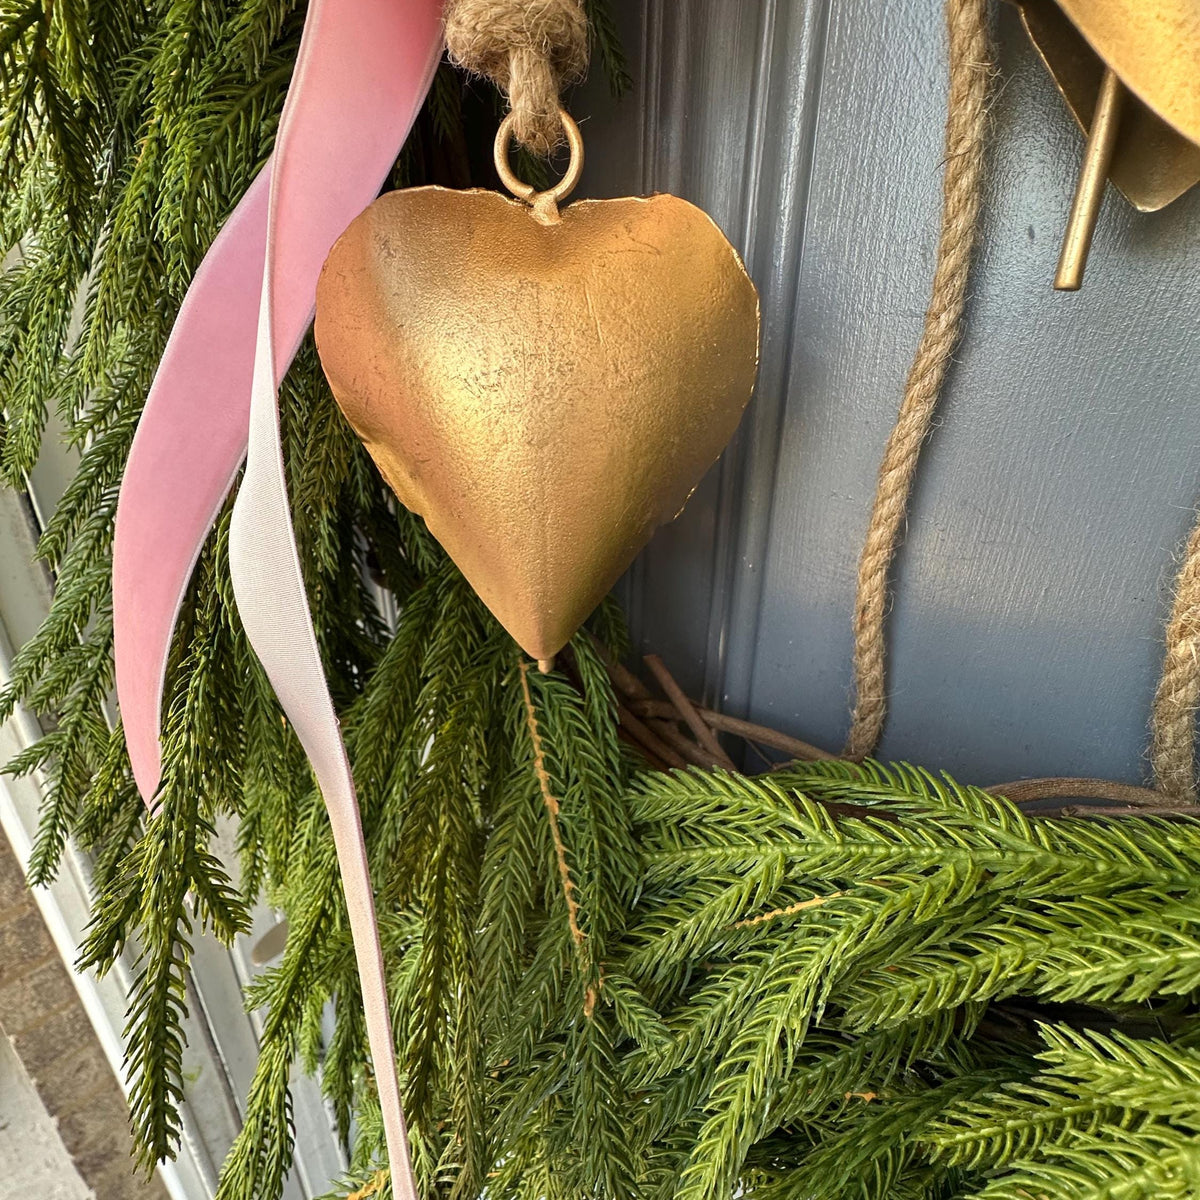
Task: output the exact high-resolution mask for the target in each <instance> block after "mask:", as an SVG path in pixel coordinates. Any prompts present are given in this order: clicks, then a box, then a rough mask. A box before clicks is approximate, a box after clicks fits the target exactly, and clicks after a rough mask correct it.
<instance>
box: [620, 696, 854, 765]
mask: <svg viewBox="0 0 1200 1200" xmlns="http://www.w3.org/2000/svg"><path fill="white" fill-rule="evenodd" d="M629 707H630V709H631V710H632V711H633V712H635V713H637V714H638V715H639V716H643V717H663V716H670V715H671V713H672V711H673V710H674V705H672V704H671V703H670V702H669V701H667V700H631V701H630V702H629ZM696 712H697V714H698V715H699V717H700V719H701V720H702V721H703V722H704V723H705V724H706V725H709V726H711V727H712V728H713V729H719V730H720V731H721V732H722V733H732V734H733V735H734V736H735V737H740V738H743V739H744V740H746V741H751V742H757V743H758V744H759V745H760V746H769V747H770V748H771V749H772V750H782V751H783V753H784V754H790V755H791V756H792V757H793V758H798V759H801V760H802V761H804V762H817V761H820V760H828V759H835V758H837V755H836V754H830V753H829V751H828V750H822V749H821V748H820V746H814V745H812V744H811V743H810V742H802V741H801V740H800V739H799V738H794V737H789V736H788V734H786V733H779V732H778V731H777V730H774V729H768V728H767V727H766V726H765V725H755V724H754V723H753V722H752V721H743V720H741V719H739V718H738V717H730V716H726V715H725V713H719V712H714V711H713V710H712V709H711V708H699V707H697V708H696Z"/></svg>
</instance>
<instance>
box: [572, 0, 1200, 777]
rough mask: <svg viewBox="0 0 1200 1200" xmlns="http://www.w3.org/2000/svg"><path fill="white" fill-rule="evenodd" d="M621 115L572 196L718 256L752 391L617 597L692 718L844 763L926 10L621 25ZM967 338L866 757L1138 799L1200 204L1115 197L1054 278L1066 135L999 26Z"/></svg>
mask: <svg viewBox="0 0 1200 1200" xmlns="http://www.w3.org/2000/svg"><path fill="white" fill-rule="evenodd" d="M619 17H620V21H621V26H622V31H623V34H624V37H625V44H626V46H627V47H629V49H630V51H631V55H630V57H631V60H632V66H633V69H634V73H635V75H636V80H637V81H636V85H635V91H634V92H633V94H632V95H629V96H627V97H626V98H625V99H623V100H621V101H620V102H619V103H615V104H614V103H613V102H612V101H611V100H610V99H609V98H608V97H607V96H606V95H605V94H604V91H603V88H602V87H601V86H600V85H599V83H596V82H594V83H592V84H591V85H589V87H588V88H585V89H584V90H583V92H582V93H581V95H580V96H579V97H578V98H577V102H576V104H575V109H576V113H577V115H580V116H583V117H587V118H588V120H587V122H586V124H585V126H584V128H585V134H586V136H587V139H588V149H589V155H590V158H589V163H590V165H589V169H588V173H587V176H586V179H585V184H586V186H587V189H588V190H590V192H591V194H594V195H616V194H621V193H624V192H629V191H654V190H671V191H674V192H678V193H679V194H681V195H683V196H685V197H687V198H688V199H691V200H693V201H695V202H696V203H699V204H701V205H703V206H704V207H706V208H707V209H708V210H709V211H710V212H711V213H712V214H713V216H714V217H715V218H716V220H717V221H718V223H719V224H720V225H721V226H722V227H723V228H724V229H725V230H726V232H727V233H728V234H729V236H730V237H731V238H732V239H733V241H734V242H735V243H736V244H737V245H738V246H739V247H740V248H741V250H742V251H743V253H744V255H745V258H746V261H747V265H748V267H749V269H750V271H751V274H752V275H753V276H754V278H755V281H756V282H757V284H758V287H759V289H760V292H761V295H762V300H763V316H764V324H763V345H762V368H761V375H760V379H759V385H758V390H757V395H756V398H755V400H754V401H753V404H752V408H751V410H750V411H749V412H748V414H747V416H746V418H745V420H744V421H743V424H742V427H741V429H740V431H739V434H738V437H737V439H736V441H735V443H734V444H733V445H732V446H731V448H730V450H729V451H728V452H727V453H726V455H725V457H724V459H723V460H722V462H721V464H720V466H719V467H718V468H717V469H715V470H714V471H713V472H712V473H711V474H710V476H709V477H708V478H707V479H706V480H705V482H704V484H703V486H702V487H701V488H700V489H699V491H698V492H697V494H696V495H695V496H694V497H693V499H692V501H691V503H690V505H689V506H688V508H687V510H686V511H685V513H684V515H683V516H682V517H681V518H680V519H679V520H678V521H676V522H675V523H674V524H673V525H672V526H669V527H667V528H665V529H663V530H662V531H660V533H659V535H658V536H657V537H656V538H655V540H654V541H653V543H652V544H651V546H650V547H649V548H648V550H647V551H646V552H645V553H644V554H643V555H642V557H641V558H640V560H639V561H638V562H637V564H636V565H635V567H634V568H633V570H632V571H631V572H630V574H629V576H628V578H627V579H626V580H625V582H624V584H623V596H624V598H625V600H626V602H627V605H628V610H629V614H630V618H631V622H632V628H633V631H634V634H635V637H636V639H637V643H638V645H639V646H641V647H643V648H645V649H654V650H656V651H658V652H659V653H661V654H663V655H664V657H665V658H666V659H667V661H668V663H669V664H670V665H671V667H672V669H673V670H675V671H676V672H677V674H678V675H679V677H680V678H681V680H682V681H683V682H684V683H685V685H686V686H687V687H688V688H689V689H691V691H692V692H693V694H702V695H703V696H704V697H705V699H706V700H707V701H709V702H710V703H714V702H715V703H717V704H719V705H720V706H721V707H722V708H724V709H725V710H727V711H729V712H731V713H734V714H737V715H748V716H750V717H751V718H752V719H755V720H758V721H762V722H765V723H768V724H771V725H773V726H775V727H777V728H780V729H783V730H786V731H788V732H791V733H794V734H796V735H798V736H801V737H805V738H807V739H809V740H812V741H815V742H818V743H820V744H823V745H826V746H828V747H830V748H837V747H839V746H840V745H841V743H842V740H843V738H844V736H845V733H846V729H847V726H848V715H847V714H848V700H849V695H850V679H851V673H850V655H851V629H850V619H851V608H852V602H853V596H854V580H855V572H856V568H857V559H858V553H859V549H860V545H861V541H862V537H863V533H864V530H865V528H866V523H867V515H868V511H869V507H870V503H871V499H872V495H873V491H874V481H875V473H876V469H877V466H878V462H879V457H880V454H881V452H882V448H883V444H884V441H885V439H886V437H887V434H888V432H889V430H890V428H891V425H892V421H893V419H894V417H895V413H896V408H897V405H898V403H899V399H900V395H901V391H902V387H903V382H904V377H905V374H906V372H907V368H908V365H909V362H910V359H911V356H912V353H913V350H914V348H915V346H916V343H917V339H918V336H919V333H920V329H921V323H922V318H923V314H924V308H925V304H926V301H927V298H928V291H929V283H930V278H931V276H932V271H933V262H934V250H935V245H936V240H937V232H938V217H939V207H940V185H941V162H940V159H941V153H942V127H943V122H944V119H945V103H946V99H945V97H946V61H945V55H946V48H945V36H944V32H943V28H942V13H941V5H940V4H939V3H938V2H937V0H624V2H623V3H622V4H621V6H620V9H619ZM993 29H994V33H995V43H996V47H997V61H998V66H999V77H998V79H997V82H996V87H995V91H994V99H993V112H992V134H991V146H990V164H989V176H988V179H989V182H988V189H987V195H986V199H985V205H984V220H983V230H982V249H981V252H980V254H979V256H978V262H977V266H976V269H975V271H974V275H973V278H972V285H971V301H970V305H969V309H968V317H967V331H966V335H965V337H964V340H963V342H962V345H961V347H960V350H959V352H958V355H957V362H956V365H955V367H954V369H953V371H952V373H951V377H950V380H949V385H948V387H947V390H946V392H945V395H944V399H943V402H942V405H941V409H940V415H939V419H938V422H937V428H936V430H935V433H934V435H933V438H932V440H931V442H930V444H929V445H928V446H927V448H926V451H925V454H924V458H923V461H922V464H921V468H920V472H919V477H918V481H917V485H916V493H915V496H914V502H913V504H912V507H911V511H910V519H909V523H908V529H907V534H906V538H905V542H904V545H903V547H902V549H901V551H900V554H899V557H898V560H897V564H896V569H895V572H894V603H893V609H892V612H891V615H890V620H889V627H888V661H889V685H890V687H889V690H890V716H889V720H888V723H887V728H886V731H885V736H884V740H883V742H882V744H881V747H880V754H881V755H882V756H884V757H888V758H906V759H910V760H914V761H919V762H923V763H926V764H929V765H931V766H939V767H944V768H947V769H949V770H951V771H953V772H955V773H957V774H959V775H960V776H961V777H962V778H964V779H966V780H970V781H976V782H981V783H990V782H995V781H998V780H1000V779H1010V778H1015V777H1018V776H1027V775H1042V774H1058V773H1063V774H1081V775H1102V776H1107V777H1110V778H1117V779H1123V780H1128V781H1136V780H1140V779H1142V778H1144V777H1145V775H1146V770H1147V764H1146V758H1145V746H1146V740H1147V721H1148V716H1149V709H1150V703H1151V698H1152V696H1153V691H1154V686H1155V682H1156V678H1157V672H1158V669H1159V665H1160V658H1161V646H1162V629H1163V624H1164V622H1165V619H1166V615H1167V611H1168V608H1169V603H1170V591H1171V579H1172V574H1173V568H1174V565H1175V561H1176V557H1177V555H1178V553H1179V550H1180V547H1181V545H1182V542H1183V540H1184V538H1185V537H1186V534H1187V530H1188V528H1189V526H1190V524H1191V521H1192V518H1193V511H1194V506H1195V505H1196V503H1197V499H1198V497H1200V454H1198V453H1197V451H1198V450H1200V394H1198V393H1200V388H1198V384H1200V287H1198V286H1197V282H1196V281H1197V279H1198V278H1200V189H1196V190H1195V191H1194V192H1193V193H1190V194H1188V195H1186V196H1185V197H1184V198H1183V199H1181V200H1180V201H1178V202H1176V203H1175V204H1174V205H1172V206H1171V207H1169V208H1167V209H1165V210H1164V211H1162V212H1160V213H1158V214H1153V215H1144V214H1139V213H1136V212H1134V211H1133V210H1132V209H1131V208H1130V207H1129V206H1128V205H1127V204H1126V203H1125V202H1124V201H1123V200H1122V199H1121V198H1120V196H1119V195H1117V194H1116V193H1115V192H1113V191H1112V189H1111V188H1110V189H1109V191H1108V194H1107V195H1106V197H1105V200H1104V205H1103V209H1102V213H1101V217H1100V222H1099V227H1098V230H1097V234H1096V241H1095V245H1094V248H1093V252H1092V260H1091V264H1090V266H1089V270H1088V275H1087V280H1086V283H1085V286H1084V288H1083V290H1082V291H1081V292H1079V293H1077V294H1073V295H1072V294H1064V293H1056V292H1054V291H1052V290H1051V287H1050V281H1051V278H1052V275H1053V271H1054V266H1055V261H1056V258H1057V252H1058V244H1059V239H1060V237H1061V233H1062V229H1063V224H1064V220H1065V216H1066V212H1067V209H1068V206H1069V203H1070V197H1071V193H1072V190H1073V186H1074V180H1075V177H1076V174H1077V171H1078V167H1079V163H1080V158H1081V154H1082V139H1081V137H1080V135H1079V133H1078V131H1077V129H1076V127H1075V125H1074V123H1073V121H1072V119H1071V117H1070V116H1069V114H1068V112H1067V110H1066V108H1065V106H1064V104H1063V103H1062V101H1061V99H1060V98H1059V96H1058V94H1057V92H1056V90H1055V88H1054V86H1053V83H1052V81H1051V80H1050V79H1049V77H1048V76H1047V75H1046V74H1045V72H1044V70H1043V69H1042V67H1041V64H1040V62H1039V61H1038V59H1037V58H1036V56H1035V54H1034V52H1033V50H1032V49H1031V48H1030V46H1029V45H1028V43H1027V42H1026V40H1025V37H1024V34H1023V31H1022V29H1021V26H1020V22H1019V20H1018V18H1017V15H1016V13H1015V10H1013V9H1012V8H1011V7H1010V6H1009V5H1007V4H1004V3H997V4H996V6H995V11H994V16H993Z"/></svg>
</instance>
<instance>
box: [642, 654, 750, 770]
mask: <svg viewBox="0 0 1200 1200" xmlns="http://www.w3.org/2000/svg"><path fill="white" fill-rule="evenodd" d="M643 661H644V662H645V664H646V666H647V667H649V668H650V673H651V674H652V675H653V676H654V678H655V679H657V680H658V685H659V687H661V688H662V690H663V691H664V692H666V693H667V698H668V699H669V700H670V701H671V703H672V704H673V705H674V706H675V710H676V712H678V714H679V716H680V717H682V718H683V722H684V724H685V725H686V726H687V727H688V728H689V729H690V730H691V731H692V733H693V734H694V735H695V737H696V741H698V742H699V743H700V745H701V746H703V747H704V749H705V750H707V751H708V752H709V753H710V754H711V755H712V756H713V758H714V759H716V761H717V765H718V766H722V767H724V768H725V769H726V770H727V771H736V770H737V767H735V766H734V765H733V759H732V758H730V757H729V755H728V754H726V753H725V750H724V749H723V748H722V746H721V743H720V742H718V741H717V737H716V734H714V733H713V731H712V729H711V728H710V727H709V726H708V725H706V724H705V723H704V721H703V720H702V719H701V717H700V714H699V713H698V712H697V711H696V708H695V706H694V705H693V704H692V702H691V701H690V700H689V699H688V698H687V697H686V696H685V695H684V694H683V688H681V687H680V686H679V684H678V683H676V681H675V676H674V675H672V674H671V672H670V671H668V670H667V665H666V663H664V662H663V660H662V659H661V658H659V656H658V655H657V654H647V655H646V657H645V658H644V659H643Z"/></svg>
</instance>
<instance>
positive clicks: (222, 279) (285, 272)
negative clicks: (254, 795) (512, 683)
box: [113, 0, 442, 1200]
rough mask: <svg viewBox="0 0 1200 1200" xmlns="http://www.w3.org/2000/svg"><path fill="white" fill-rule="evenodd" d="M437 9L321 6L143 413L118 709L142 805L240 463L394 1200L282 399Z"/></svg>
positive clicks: (273, 650)
mask: <svg viewBox="0 0 1200 1200" xmlns="http://www.w3.org/2000/svg"><path fill="white" fill-rule="evenodd" d="M441 45H442V35H441V3H440V0H312V2H311V3H310V5H309V9H308V16H307V18H306V22H305V28H304V35H303V39H302V41H301V45H300V51H299V55H298V58H297V61H296V68H295V73H294V75H293V78H292V83H291V87H290V89H289V91H288V97H287V102H286V104H285V105H284V110H283V116H282V118H281V121H280V127H279V133H278V136H277V138H276V144H275V153H274V155H273V157H272V160H271V163H270V164H269V166H268V167H267V168H264V171H263V173H262V174H261V175H260V176H259V177H258V179H256V180H255V182H254V183H253V184H252V185H251V187H250V189H249V191H248V192H247V193H246V195H245V197H244V198H243V200H242V202H241V203H240V204H239V205H238V207H237V209H236V210H235V212H234V213H233V215H232V216H231V217H230V219H229V221H228V222H227V224H226V226H225V228H224V229H223V230H222V231H221V234H220V236H219V237H218V238H217V239H216V241H215V242H214V243H213V246H212V248H211V250H210V251H209V253H208V255H207V256H206V258H205V260H204V262H203V263H202V264H201V267H200V269H199V271H198V272H197V274H196V277H195V280H194V281H193V284H192V287H191V289H190V290H189V292H188V296H187V298H186V300H185V302H184V304H183V307H182V308H181V309H180V313H179V317H178V318H177V320H176V324H175V328H174V329H173V330H172V333H171V338H170V340H169V342H168V345H167V349H166V352H165V354H164V356H163V360H162V363H161V365H160V367H159V370H158V373H157V375H156V377H155V380H154V385H153V387H152V388H151V391H150V395H149V397H148V398H147V402H146V408H145V412H144V414H143V416H142V420H141V424H140V425H139V427H138V432H137V436H136V438H135V439H134V444H133V448H132V450H131V452H130V457H129V463H128V465H127V467H126V471H125V477H124V479H123V481H122V486H121V496H120V501H119V503H118V507H117V518H116V533H115V542H114V547H113V621H114V626H115V639H116V669H117V695H118V700H119V702H120V706H121V713H122V720H123V722H124V727H125V734H126V739H127V741H128V744H129V754H130V759H131V762H132V764H133V771H134V776H135V778H136V780H137V784H138V788H139V790H140V791H141V793H142V795H143V797H144V798H145V799H146V801H147V803H152V802H153V800H154V797H155V793H156V792H157V790H158V786H159V781H160V773H161V755H160V749H159V735H160V711H161V705H162V689H163V676H164V673H165V669H166V660H167V654H168V651H169V648H170V641H171V631H172V628H173V627H174V623H175V619H176V617H177V616H178V611H179V605H180V602H181V600H182V597H183V594H184V591H185V589H186V586H187V581H188V577H189V576H190V574H191V571H192V568H193V566H194V565H195V562H196V558H197V556H198V555H199V553H200V548H201V546H202V545H203V543H204V540H205V537H206V536H207V534H208V531H209V528H210V527H211V525H212V521H213V518H214V517H215V515H216V513H217V511H218V510H219V508H220V506H221V503H222V501H223V499H224V497H225V494H226V493H227V491H228V489H229V486H230V483H231V482H232V480H233V478H234V476H235V475H236V473H237V469H238V467H239V465H240V464H241V461H242V458H243V455H245V457H246V474H245V476H244V479H243V482H242V485H241V488H240V490H239V493H238V498H237V502H236V504H235V506H234V512H233V522H232V528H231V532H230V569H231V574H232V577H233V585H234V592H235V595H236V597H237V602H238V609H239V612H240V613H241V616H242V620H243V623H244V624H245V627H246V632H247V634H248V636H249V638H250V641H251V644H252V645H253V646H254V649H255V651H256V653H257V654H258V656H259V659H260V660H261V662H262V664H263V667H264V668H265V670H266V672H267V675H268V676H269V677H270V679H271V682H272V684H273V686H274V688H275V691H276V693H277V695H278V696H279V700H280V703H281V704H282V706H283V708H284V711H285V712H286V713H287V715H288V718H289V719H290V720H291V722H292V725H293V727H294V728H295V730H296V733H297V735H298V736H299V738H300V741H301V743H302V744H303V745H304V748H305V751H306V752H307V753H308V756H309V759H310V761H311V762H312V765H313V770H314V773H315V774H316V777H317V781H318V783H319V784H320V787H321V791H322V794H323V795H324V798H325V803H326V805H327V807H328V809H329V815H330V821H331V825H332V829H333V835H334V841H335V845H336V848H337V854H338V862H339V866H340V868H341V872H342V880H343V886H344V888H345V892H346V902H347V909H348V912H349V917H350V926H351V932H352V934H353V937H354V946H355V952H356V954H357V957H358V967H359V976H360V979H361V981H362V992H363V1004H364V1008H365V1010H366V1020H367V1035H368V1040H369V1042H370V1046H371V1057H372V1059H373V1061H374V1066H375V1077H376V1082H377V1086H378V1090H379V1098H380V1104H381V1107H382V1110H383V1120H384V1129H385V1134H386V1138H387V1146H388V1156H389V1159H390V1162H391V1167H392V1181H393V1189H394V1191H395V1195H396V1197H397V1200H415V1195H416V1192H415V1186H414V1183H413V1178H412V1168H411V1162H410V1159H409V1153H408V1141H407V1136H406V1131H405V1126H404V1115H403V1111H402V1109H401V1104H400V1092H399V1085H398V1080H397V1076H396V1063H395V1054H394V1050H393V1043H392V1032H391V1021H390V1016H389V1010H388V1003H387V992H386V986H385V980H384V968H383V956H382V952H381V949H380V945H379V935H378V930H377V928H376V924H375V911H374V898H373V893H372V890H371V880H370V875H369V872H368V869H367V858H366V849H365V845H364V843H363V836H362V829H361V825H360V822H359V813H358V803H357V800H356V798H355V793H354V783H353V780H352V778H351V775H350V767H349V763H348V762H347V759H346V752H345V748H344V746H343V744H342V738H341V733H340V731H339V728H338V723H337V718H336V715H335V713H334V710H333V705H332V702H331V700H330V697H329V690H328V687H327V684H326V682H325V677H324V673H323V671H322V668H321V661H320V656H319V654H318V651H317V642H316V638H315V636H314V632H313V627H312V620H311V617H310V614H309V610H308V603H307V600H306V597H305V594H304V586H303V581H302V578H301V573H300V563H299V559H298V558H297V555H296V546H295V538H294V535H293V532H292V526H291V519H290V513H289V508H288V499H287V489H286V484H285V479H284V473H283V459H282V451H281V447H280V441H279V413H278V408H277V389H278V384H279V380H280V379H281V378H282V375H283V373H284V372H285V371H286V369H287V366H288V364H289V363H290V362H291V359H292V357H293V356H294V354H295V352H296V348H297V347H298V345H299V343H300V341H301V339H302V338H303V336H304V333H305V330H306V329H307V327H308V324H309V322H310V321H311V319H312V309H313V300H314V295H315V291H316V283H317V277H318V275H319V273H320V269H321V265H322V263H323V262H324V260H325V257H326V255H327V254H328V252H329V250H330V248H331V246H332V245H333V243H334V241H335V240H336V239H337V237H338V236H339V235H340V234H341V232H342V230H344V229H345V227H346V226H347V225H348V224H349V223H350V221H351V220H352V219H353V218H354V217H355V216H357V215H358V213H359V212H360V211H361V210H362V209H363V208H365V207H366V205H367V204H369V203H370V202H371V200H372V199H373V198H374V196H375V195H376V193H377V192H378V190H379V187H380V185H381V184H382V182H383V180H384V179H385V178H386V176H387V173H388V170H389V169H390V167H391V165H392V163H393V162H394V160H395V157H396V154H397V152H398V150H399V148H400V146H401V144H402V143H403V141H404V138H405V137H406V136H407V133H408V130H409V128H410V127H411V125H412V122H413V120H414V118H415V117H416V114H417V112H418V111H419V109H420V106H421V103H422V101H423V99H424V97H425V93H426V91H427V90H428V87H429V83H430V81H431V79H432V75H433V71H434V70H435V68H436V66H437V61H438V58H439V56H440V53H441Z"/></svg>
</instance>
